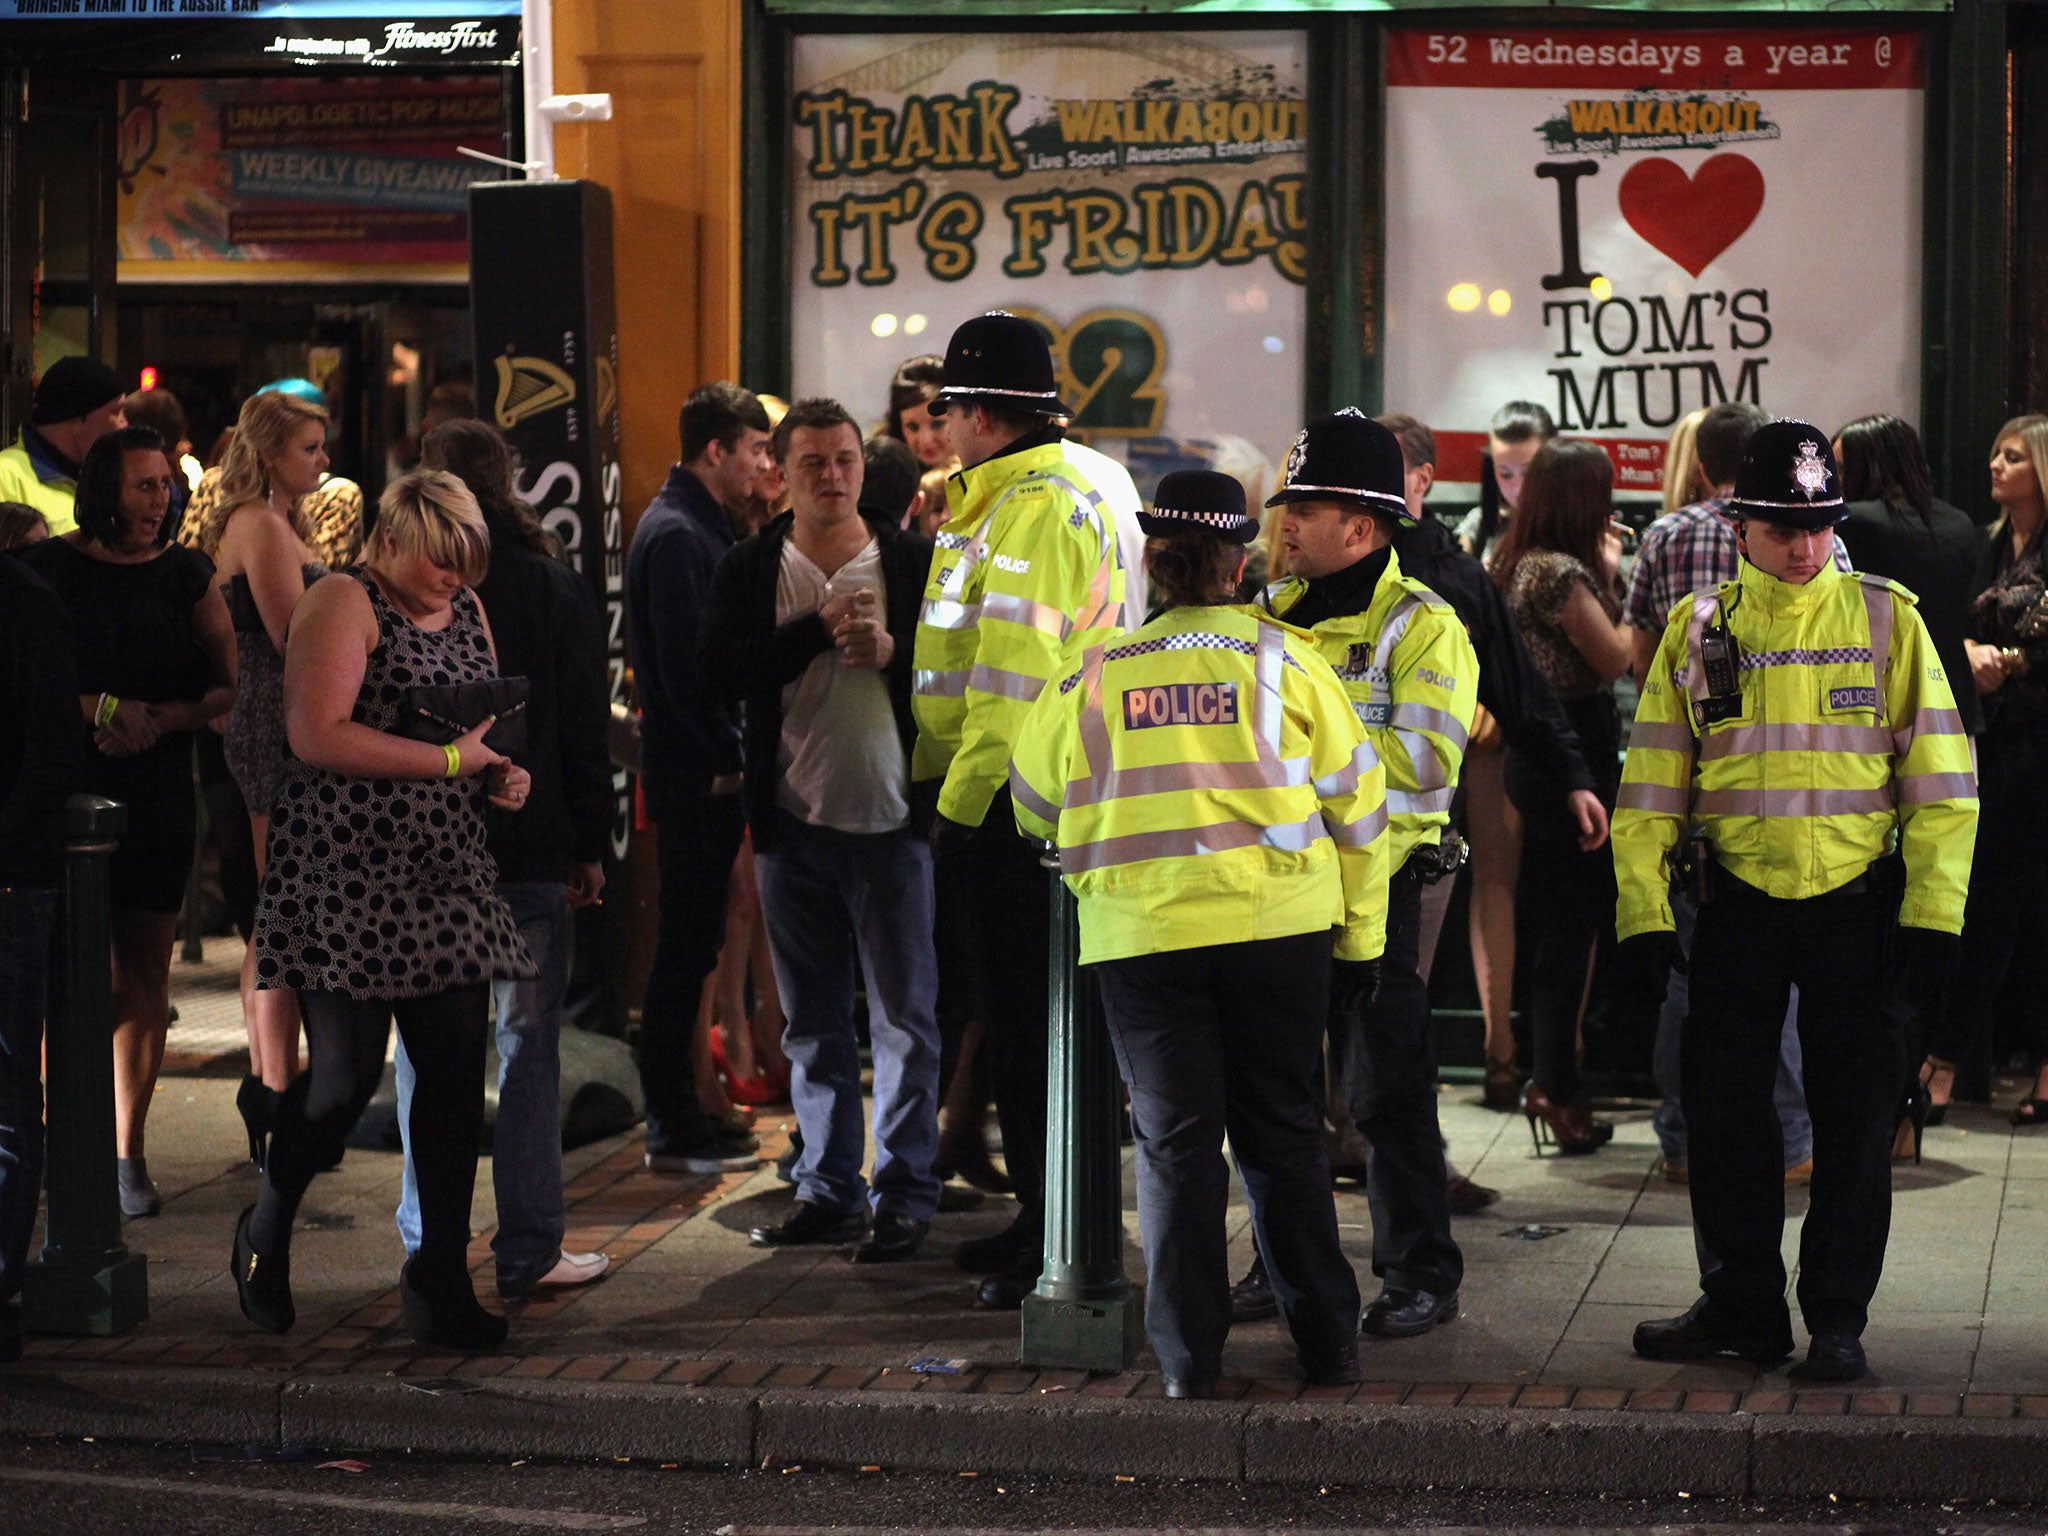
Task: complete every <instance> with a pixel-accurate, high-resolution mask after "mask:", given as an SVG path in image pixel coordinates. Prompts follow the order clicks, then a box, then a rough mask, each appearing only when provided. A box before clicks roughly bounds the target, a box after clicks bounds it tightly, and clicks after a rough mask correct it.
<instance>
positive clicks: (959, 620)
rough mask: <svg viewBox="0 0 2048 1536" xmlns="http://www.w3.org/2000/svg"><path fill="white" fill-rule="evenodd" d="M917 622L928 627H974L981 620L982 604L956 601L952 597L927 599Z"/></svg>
mask: <svg viewBox="0 0 2048 1536" xmlns="http://www.w3.org/2000/svg"><path fill="white" fill-rule="evenodd" d="M917 622H918V623H920V624H922V625H924V627H925V628H927V629H972V628H974V626H975V625H976V624H979V623H980V622H981V604H979V603H956V602H955V601H953V599H952V598H950V597H934V598H931V599H929V600H927V601H926V603H925V605H924V612H923V613H921V614H919V615H918V616H917Z"/></svg>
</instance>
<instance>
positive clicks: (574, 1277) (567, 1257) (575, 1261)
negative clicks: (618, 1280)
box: [533, 1253, 612, 1291]
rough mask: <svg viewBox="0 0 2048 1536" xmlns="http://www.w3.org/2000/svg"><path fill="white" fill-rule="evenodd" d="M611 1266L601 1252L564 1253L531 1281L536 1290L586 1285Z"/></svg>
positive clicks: (610, 1262)
mask: <svg viewBox="0 0 2048 1536" xmlns="http://www.w3.org/2000/svg"><path fill="white" fill-rule="evenodd" d="M611 1267H612V1261H611V1260H610V1259H608V1258H606V1257H605V1256H604V1255H603V1254H601V1253H564V1254H563V1255H562V1256H561V1257H560V1258H559V1259H557V1260H555V1267H554V1268H553V1269H551V1270H549V1271H548V1272H547V1273H546V1274H544V1275H542V1276H541V1277H540V1278H539V1279H538V1280H536V1281H534V1282H533V1288H534V1289H535V1290H536V1291H545V1290H550V1289H554V1290H559V1289H561V1288H563V1287H565V1286H571V1285H588V1284H590V1282H591V1281H593V1280H595V1279H596V1278H597V1277H598V1276H599V1275H601V1274H603V1273H604V1272H605V1271H606V1270H608V1269H610V1268H611Z"/></svg>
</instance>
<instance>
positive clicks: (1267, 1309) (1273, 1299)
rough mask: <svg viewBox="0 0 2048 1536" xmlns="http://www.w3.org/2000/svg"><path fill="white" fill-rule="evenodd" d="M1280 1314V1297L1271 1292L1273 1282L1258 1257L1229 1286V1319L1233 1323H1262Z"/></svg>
mask: <svg viewBox="0 0 2048 1536" xmlns="http://www.w3.org/2000/svg"><path fill="white" fill-rule="evenodd" d="M1279 1315H1280V1298H1279V1297H1277V1296H1275V1295H1274V1294H1273V1282H1272V1281H1270V1280H1268V1279H1267V1278H1266V1266H1265V1265H1264V1263H1262V1262H1261V1261H1260V1260H1258V1259H1253V1260H1252V1267H1251V1268H1250V1269H1248V1270H1246V1271H1245V1274H1244V1278H1243V1279H1242V1280H1240V1281H1238V1282H1237V1284H1235V1285H1233V1286H1232V1287H1231V1288H1230V1320H1231V1321H1232V1322H1233V1323H1263V1322H1264V1321H1265V1320H1266V1319H1267V1318H1269V1317H1278V1316H1279Z"/></svg>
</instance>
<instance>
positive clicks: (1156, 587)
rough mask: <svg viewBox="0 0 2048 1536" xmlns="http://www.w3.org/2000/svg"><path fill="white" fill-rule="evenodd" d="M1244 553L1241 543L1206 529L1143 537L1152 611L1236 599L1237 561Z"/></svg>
mask: <svg viewBox="0 0 2048 1536" xmlns="http://www.w3.org/2000/svg"><path fill="white" fill-rule="evenodd" d="M1243 554H1244V546H1243V545H1241V544H1226V543H1224V542H1223V536H1222V535H1221V534H1219V533H1216V532H1214V531H1212V530H1210V529H1207V528H1190V529H1189V530H1188V531H1187V532H1185V533H1180V532H1175V533H1168V534H1158V533H1155V534H1153V535H1152V536H1151V537H1150V538H1148V539H1147V540H1145V569H1146V571H1147V573H1148V574H1149V577H1150V581H1151V586H1150V588H1149V591H1150V595H1151V600H1152V611H1153V612H1154V613H1164V612H1166V611H1167V609H1169V608H1211V607H1214V606H1216V605H1217V604H1219V603H1234V602H1236V601H1237V562H1238V559H1239V558H1240V557H1241V556H1242V555H1243Z"/></svg>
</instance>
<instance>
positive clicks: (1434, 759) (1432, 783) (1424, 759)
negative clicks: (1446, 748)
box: [1394, 731, 1451, 789]
mask: <svg viewBox="0 0 2048 1536" xmlns="http://www.w3.org/2000/svg"><path fill="white" fill-rule="evenodd" d="M1394 739H1395V740H1396V741H1398V742H1400V743H1401V745H1402V746H1403V747H1405V748H1407V749H1408V761H1409V762H1410V763H1411V764H1413V765H1414V768H1415V787H1416V788H1417V789H1448V788H1449V787H1450V783H1451V775H1450V773H1449V771H1448V770H1447V769H1446V768H1445V767H1444V760H1443V759H1442V758H1440V757H1438V756H1437V755H1436V745H1435V743H1433V742H1432V741H1431V740H1430V739H1429V738H1428V737H1427V736H1418V735H1416V734H1415V732H1413V731H1396V732H1394Z"/></svg>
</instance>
